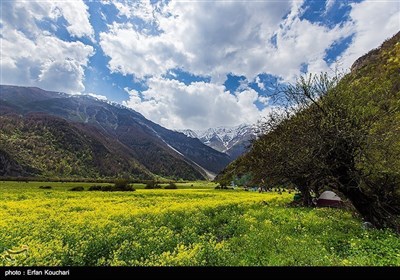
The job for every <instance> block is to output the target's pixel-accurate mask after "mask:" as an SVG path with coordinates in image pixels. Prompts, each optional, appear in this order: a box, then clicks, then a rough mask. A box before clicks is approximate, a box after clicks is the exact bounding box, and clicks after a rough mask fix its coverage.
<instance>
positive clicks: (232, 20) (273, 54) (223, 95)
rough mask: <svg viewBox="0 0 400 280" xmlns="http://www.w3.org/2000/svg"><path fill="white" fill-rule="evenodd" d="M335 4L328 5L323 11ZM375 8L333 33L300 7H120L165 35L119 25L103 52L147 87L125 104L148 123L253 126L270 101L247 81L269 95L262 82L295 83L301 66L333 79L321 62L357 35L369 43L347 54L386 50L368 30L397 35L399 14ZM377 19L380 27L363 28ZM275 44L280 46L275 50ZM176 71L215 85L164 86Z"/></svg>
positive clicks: (358, 10)
mask: <svg viewBox="0 0 400 280" xmlns="http://www.w3.org/2000/svg"><path fill="white" fill-rule="evenodd" d="M333 4H334V1H328V2H327V3H326V7H325V8H326V11H329V10H330V9H332V7H333ZM370 4H371V3H369V2H368V3H366V2H365V3H364V2H363V3H359V4H353V10H352V13H351V17H352V21H349V22H345V23H341V24H338V25H337V26H334V27H333V28H332V27H328V26H324V25H322V24H320V23H313V22H310V21H309V20H306V19H301V18H300V15H301V14H302V13H303V10H302V6H303V1H280V2H279V3H278V2H276V1H260V2H236V1H235V2H233V1H217V2H209V1H194V2H190V3H187V2H179V1H172V2H169V4H168V5H166V4H165V3H164V4H163V5H161V6H159V7H157V8H155V7H152V6H151V5H150V4H149V1H144V2H143V1H142V2H141V3H139V4H137V3H136V4H134V5H130V4H129V3H128V1H123V2H121V1H120V2H119V3H118V4H116V6H117V8H118V9H119V11H120V14H124V15H125V16H128V17H139V18H141V19H142V20H143V21H147V22H153V23H154V22H155V23H156V24H157V27H158V29H159V30H161V32H160V33H157V34H154V33H153V34H150V33H148V32H147V31H146V30H142V29H140V28H139V27H138V26H136V25H134V24H117V23H114V24H113V25H112V26H110V29H109V31H108V32H104V33H101V36H100V44H101V46H102V48H103V51H104V52H105V53H106V55H108V56H109V57H110V62H109V68H110V69H111V70H112V71H114V72H120V73H123V74H124V75H128V74H133V75H134V76H135V77H138V78H140V79H144V81H146V79H148V80H147V83H148V86H149V89H148V90H147V91H144V92H141V93H139V92H136V91H130V99H129V100H128V101H126V103H125V104H126V105H128V106H130V107H132V108H133V109H135V110H138V111H139V112H141V113H142V114H143V115H145V116H146V117H148V118H150V119H151V120H153V121H155V122H158V123H160V124H162V125H165V126H167V127H170V128H187V127H189V128H194V129H196V128H198V129H202V128H205V127H208V126H209V127H215V126H219V125H227V126H229V125H237V124H239V123H243V122H253V121H255V120H256V119H257V118H258V117H259V115H260V114H265V113H266V112H267V111H268V110H269V109H265V111H260V110H259V109H258V108H257V107H256V106H255V102H256V101H258V102H260V103H262V104H264V105H265V106H268V105H267V104H268V99H266V98H264V97H262V96H259V95H258V94H257V93H256V92H255V91H254V90H251V89H249V88H248V85H247V84H248V81H255V82H256V83H257V85H258V86H259V88H260V89H264V88H265V85H263V84H262V83H261V81H260V79H259V77H258V75H259V74H261V73H266V74H271V75H275V76H279V77H281V78H282V79H283V80H284V81H290V82H293V81H294V80H295V78H296V77H297V76H298V75H300V70H301V67H302V65H304V64H306V65H307V68H308V71H309V72H314V73H318V72H321V71H330V68H329V65H328V64H327V63H326V62H325V60H324V57H325V56H326V52H327V50H328V49H329V48H330V47H331V46H332V45H333V44H334V43H335V42H338V41H340V40H342V39H343V38H346V37H348V36H350V35H352V34H353V33H356V34H357V35H356V37H355V38H358V37H360V36H361V37H362V38H364V39H363V40H360V39H358V40H359V41H360V43H357V41H355V45H354V44H353V46H351V47H350V48H349V52H350V54H352V53H353V52H352V49H357V51H358V50H359V49H360V46H358V45H357V44H363V43H364V42H365V41H368V42H366V43H367V45H368V46H367V47H366V48H365V49H366V50H368V49H370V46H371V44H370V43H369V41H370V42H381V41H382V40H381V39H376V36H369V37H368V38H367V37H363V35H362V34H363V32H364V31H363V30H364V29H365V30H375V29H376V30H379V27H373V26H372V25H373V24H376V25H377V26H382V25H384V26H387V28H386V29H390V30H392V29H393V28H394V27H395V25H396V24H395V19H394V18H393V15H394V14H395V13H396V12H392V10H393V9H394V10H395V11H397V15H398V11H399V9H398V6H397V8H396V7H395V6H396V5H398V3H397V4H396V3H394V2H391V3H386V4H384V5H382V6H380V9H378V10H380V12H381V14H380V15H379V16H376V15H375V16H374V15H372V14H370V13H369V12H368V9H366V8H365V7H364V6H368V5H370ZM381 4H382V3H375V4H374V5H381ZM139 6H140V7H139ZM372 11H373V9H371V13H372ZM388 14H389V15H391V16H390V17H389V19H390V20H389V22H384V21H383V18H384V17H385V16H384V15H386V16H387V15H388ZM373 17H377V18H378V20H373V21H372V22H374V23H366V22H368V21H370V20H369V18H373ZM283 18H284V19H283ZM381 18H382V20H381ZM361 22H362V23H361ZM370 22H371V21H370ZM397 27H398V26H397ZM389 33H390V32H389ZM386 34H387V32H386ZM273 36H275V38H276V45H275V44H273V43H272V42H271V38H272V37H273ZM381 37H382V36H381ZM361 49H363V48H361ZM346 59H350V55H346ZM353 60H354V59H353ZM175 67H179V68H182V69H184V70H185V71H188V72H190V73H194V74H196V75H206V76H210V77H211V83H210V84H207V83H192V84H191V85H188V86H186V85H184V84H182V83H179V82H177V81H168V80H165V79H163V78H160V77H161V75H162V74H165V73H168V72H170V71H169V70H170V69H172V68H175ZM228 73H232V74H235V75H243V76H245V77H246V78H247V79H246V80H245V81H243V83H242V84H241V85H240V87H239V89H238V90H239V91H241V92H239V93H236V94H235V95H231V94H229V93H228V92H226V91H225V88H224V87H223V86H222V84H223V82H224V81H225V79H226V75H227V74H228ZM267 108H268V107H267Z"/></svg>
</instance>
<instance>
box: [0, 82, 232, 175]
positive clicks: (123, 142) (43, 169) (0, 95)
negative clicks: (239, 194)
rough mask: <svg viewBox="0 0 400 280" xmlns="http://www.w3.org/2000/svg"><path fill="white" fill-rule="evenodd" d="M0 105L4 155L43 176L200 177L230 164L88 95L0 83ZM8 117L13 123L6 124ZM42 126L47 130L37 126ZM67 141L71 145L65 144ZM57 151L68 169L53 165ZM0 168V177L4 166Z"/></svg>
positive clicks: (197, 144)
mask: <svg viewBox="0 0 400 280" xmlns="http://www.w3.org/2000/svg"><path fill="white" fill-rule="evenodd" d="M0 109H1V110H0V115H1V116H2V122H1V123H2V125H3V126H9V127H8V128H7V133H3V134H2V136H1V142H0V150H3V151H4V152H6V153H7V155H8V158H9V159H10V160H12V161H13V162H14V165H15V164H17V163H18V164H20V166H21V168H22V166H25V167H32V168H34V169H35V170H36V173H37V172H39V173H40V174H44V175H48V174H51V175H52V176H55V175H57V174H59V175H60V176H61V175H62V176H67V175H68V174H70V175H71V176H72V175H79V176H82V175H86V176H115V175H117V174H118V175H121V174H122V173H123V174H132V175H134V176H138V177H149V176H156V175H157V176H162V177H167V178H183V179H202V178H205V177H208V176H210V173H218V172H219V171H220V170H222V169H223V168H224V167H225V166H226V165H227V164H228V163H229V162H230V158H229V157H228V156H227V155H226V154H223V153H219V152H217V151H215V150H213V149H211V148H209V147H207V146H205V145H204V144H202V143H201V142H200V141H199V140H197V139H192V138H189V137H186V136H184V135H182V134H181V133H178V132H174V131H170V130H168V129H165V128H163V127H161V126H159V125H157V124H155V123H153V122H151V121H149V120H147V119H146V118H144V117H143V116H142V115H141V114H139V113H137V112H135V111H133V110H131V109H128V108H125V107H123V106H119V105H115V104H110V103H107V102H104V101H100V100H97V99H95V98H92V97H89V96H70V95H67V94H63V93H57V92H49V91H44V90H41V89H39V88H28V87H17V86H5V85H2V86H0ZM13 122H14V123H15V127H13V126H12V125H10V123H13ZM43 126H44V127H46V128H47V129H49V131H44V130H43V129H44V128H43ZM28 133H29V134H30V137H33V139H38V141H39V142H42V141H43V145H45V146H46V149H43V150H47V151H49V152H48V153H51V152H50V151H53V150H54V151H58V154H57V153H55V154H52V155H50V154H46V153H44V154H43V151H41V150H40V148H39V147H40V145H38V146H37V145H35V146H29V145H25V144H23V143H24V141H28V140H27V139H28V138H27V135H28ZM53 133H55V135H53ZM82 135H84V136H82ZM82 137H83V138H82ZM15 139H16V140H15ZM54 139H55V140H54ZM66 139H68V141H67V140H66ZM70 141H71V142H72V143H75V144H76V145H73V146H70V145H72V144H70ZM79 147H80V148H79ZM99 147H101V148H100V150H97V148H99ZM83 150H84V151H85V153H83V152H82V151H83ZM99 151H101V153H99ZM64 152H65V155H66V157H67V159H64V162H66V163H65V164H64V165H66V166H72V165H75V168H72V169H73V170H72V171H71V172H70V171H69V169H68V168H67V169H68V170H67V171H66V170H64V169H62V168H61V167H59V166H58V165H59V164H62V163H60V162H58V161H57V159H58V160H60V159H61V158H60V157H59V156H60V155H61V154H64ZM78 152H79V153H78ZM23 155H24V156H23ZM29 155H32V156H29ZM33 155H34V156H33ZM67 155H68V156H67ZM88 155H90V157H88V158H87V159H85V156H88ZM30 157H31V158H30ZM41 157H43V159H44V158H52V160H47V161H46V160H44V162H49V164H45V163H41V162H42V160H39V158H41ZM29 158H30V159H29ZM52 161H55V162H52ZM92 161H93V162H92ZM10 162H11V161H10ZM51 162H52V163H51ZM52 164H55V165H57V166H58V167H59V168H58V167H57V168H58V169H57V168H56V167H55V166H52ZM14 169H15V168H14ZM28 169H29V168H28ZM28 169H27V170H28ZM10 170H11V169H10ZM21 170H22V169H21ZM27 172H28V171H27ZM4 173H5V174H3V176H4V175H7V174H9V173H10V172H4ZM14 173H15V172H13V174H14ZM21 174H22V173H21ZM207 174H209V175H207Z"/></svg>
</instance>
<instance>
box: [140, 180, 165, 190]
mask: <svg viewBox="0 0 400 280" xmlns="http://www.w3.org/2000/svg"><path fill="white" fill-rule="evenodd" d="M144 188H145V189H161V186H160V185H159V184H158V183H157V182H156V181H150V182H147V183H146V186H145V187H144Z"/></svg>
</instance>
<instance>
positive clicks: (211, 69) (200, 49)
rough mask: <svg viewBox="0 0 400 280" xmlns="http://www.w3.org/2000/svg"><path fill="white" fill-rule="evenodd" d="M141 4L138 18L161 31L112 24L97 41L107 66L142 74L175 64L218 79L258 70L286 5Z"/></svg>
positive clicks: (123, 10) (123, 8)
mask: <svg viewBox="0 0 400 280" xmlns="http://www.w3.org/2000/svg"><path fill="white" fill-rule="evenodd" d="M145 2H147V1H145ZM132 5H137V4H132ZM116 7H118V8H119V9H120V12H121V13H123V14H125V15H126V14H130V15H132V13H130V12H129V11H132V10H135V9H133V8H132V7H131V6H129V4H128V3H120V2H118V3H116ZM146 7H147V8H146V9H145V10H146V12H141V13H140V15H139V17H140V18H142V19H146V20H152V21H155V22H157V27H158V29H159V30H160V33H157V34H147V33H145V32H143V30H141V29H138V28H137V26H135V25H134V24H117V23H114V24H113V25H112V26H110V30H109V31H108V32H104V33H101V36H100V44H101V46H102V48H103V50H104V52H105V53H106V55H108V56H109V57H110V58H111V60H110V64H109V66H110V69H111V70H112V71H119V72H121V73H123V74H134V75H135V76H137V77H145V76H154V75H159V74H160V73H164V72H166V71H167V70H168V69H170V68H174V67H177V66H179V67H181V68H184V69H185V70H187V71H190V72H192V73H194V74H197V75H210V76H211V77H212V79H213V81H215V82H223V81H224V79H225V78H226V74H227V73H230V72H232V73H235V74H238V75H242V74H243V75H246V76H248V77H251V78H253V77H255V76H256V75H257V74H258V73H260V72H263V67H265V64H266V63H265V62H266V61H265V58H262V57H265V56H266V54H267V52H266V48H267V47H268V46H269V43H268V42H269V39H270V37H271V36H272V35H273V34H274V31H275V30H276V29H277V28H279V24H280V21H281V19H282V17H283V16H284V15H285V14H286V13H287V12H288V11H289V10H290V8H291V5H290V3H289V2H288V1H283V2H279V3H278V2H276V1H266V2H251V3H248V2H227V1H217V2H208V1H204V2H203V1H198V2H197V1H196V2H190V3H188V2H179V1H176V2H175V1H171V2H169V5H161V4H160V5H158V6H157V7H153V11H152V12H151V13H150V12H149V9H150V8H149V6H148V5H146ZM139 11H140V10H139ZM137 12H138V11H137ZM150 14H151V17H150V16H149V15H150ZM260 58H261V59H260Z"/></svg>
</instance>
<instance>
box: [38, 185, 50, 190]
mask: <svg viewBox="0 0 400 280" xmlns="http://www.w3.org/2000/svg"><path fill="white" fill-rule="evenodd" d="M39 189H43V190H49V189H51V186H40V187H39Z"/></svg>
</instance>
